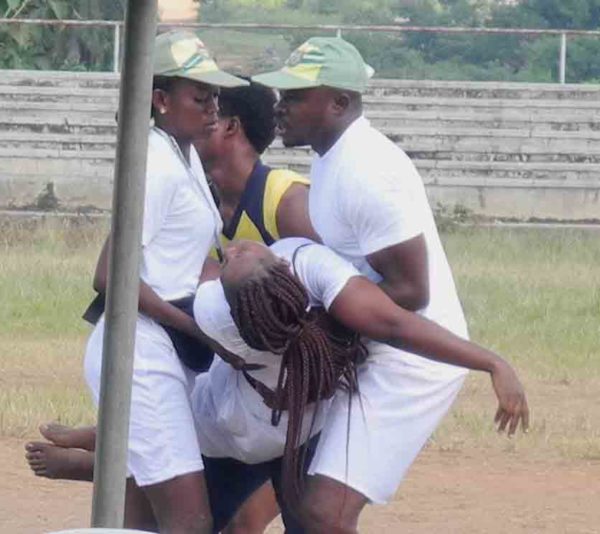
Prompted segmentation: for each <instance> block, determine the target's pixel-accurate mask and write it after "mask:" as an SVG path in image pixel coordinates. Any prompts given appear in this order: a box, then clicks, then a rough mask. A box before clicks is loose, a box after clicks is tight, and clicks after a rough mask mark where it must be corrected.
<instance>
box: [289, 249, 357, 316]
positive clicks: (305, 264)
mask: <svg viewBox="0 0 600 534" xmlns="http://www.w3.org/2000/svg"><path fill="white" fill-rule="evenodd" d="M294 269H295V273H296V276H298V278H300V281H301V282H302V283H303V284H304V287H305V288H306V291H307V292H308V295H309V298H310V301H311V304H312V305H316V306H324V307H325V309H327V310H328V309H329V307H330V306H331V304H332V303H333V301H334V300H335V298H336V297H337V296H338V295H339V294H340V292H341V291H342V289H344V287H345V286H346V284H347V283H348V280H350V278H352V277H354V276H360V273H359V272H358V271H357V270H356V269H355V268H354V266H353V265H352V264H350V263H349V262H347V261H346V260H344V259H343V258H340V256H338V255H337V254H336V253H335V252H333V251H332V250H331V249H329V248H327V247H325V246H323V245H318V244H316V243H315V244H310V245H306V246H303V247H301V248H300V249H299V250H298V252H297V254H296V257H295V260H294Z"/></svg>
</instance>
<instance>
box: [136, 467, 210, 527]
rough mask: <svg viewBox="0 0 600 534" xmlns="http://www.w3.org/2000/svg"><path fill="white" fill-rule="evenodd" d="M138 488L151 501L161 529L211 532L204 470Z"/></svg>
mask: <svg viewBox="0 0 600 534" xmlns="http://www.w3.org/2000/svg"><path fill="white" fill-rule="evenodd" d="M141 489H142V491H143V492H144V494H145V495H146V497H147V498H148V500H149V501H150V503H151V504H152V510H153V511H154V516H155V517H156V519H157V522H158V525H159V530H160V532H168V533H169V534H211V533H212V518H211V515H210V507H209V504H208V492H207V489H206V481H205V480H204V473H203V472H201V471H200V472H196V473H189V474H187V475H182V476H178V477H175V478H173V479H171V480H167V481H166V482H160V483H159V484H153V485H151V486H144V487H143V488H141ZM135 528H140V527H139V526H135Z"/></svg>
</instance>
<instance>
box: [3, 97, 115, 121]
mask: <svg viewBox="0 0 600 534" xmlns="http://www.w3.org/2000/svg"><path fill="white" fill-rule="evenodd" d="M117 108H118V106H117V104H116V103H115V105H114V106H113V105H110V106H107V105H105V104H96V103H85V102H80V103H71V102H69V101H65V102H0V120H7V119H12V118H14V117H18V116H19V115H34V116H36V117H37V118H39V120H40V122H42V121H45V120H51V119H53V118H55V117H57V116H60V117H66V118H67V120H74V121H75V120H85V119H88V118H89V119H92V120H93V119H99V118H110V119H111V120H113V121H114V120H115V114H116V112H117Z"/></svg>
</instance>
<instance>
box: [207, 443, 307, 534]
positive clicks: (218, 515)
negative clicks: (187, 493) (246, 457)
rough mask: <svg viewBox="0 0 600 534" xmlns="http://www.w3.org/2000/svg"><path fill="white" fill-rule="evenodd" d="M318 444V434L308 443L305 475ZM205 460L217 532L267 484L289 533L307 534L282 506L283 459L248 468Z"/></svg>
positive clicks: (222, 460)
mask: <svg viewBox="0 0 600 534" xmlns="http://www.w3.org/2000/svg"><path fill="white" fill-rule="evenodd" d="M318 441H319V434H317V435H316V436H313V437H312V438H311V439H310V440H309V442H308V445H307V449H306V457H305V460H304V472H306V471H307V470H308V466H309V464H310V462H311V460H312V458H313V456H314V454H315V450H316V448H317V443H318ZM202 458H203V460H204V476H205V477H206V485H207V487H208V497H209V500H210V508H211V512H212V516H213V524H214V532H220V531H221V530H222V529H223V528H224V527H225V526H226V525H227V523H229V521H231V519H232V518H233V516H234V515H235V513H236V512H237V510H238V509H239V508H240V507H241V505H242V504H243V503H244V501H245V500H246V499H247V498H248V497H250V495H252V494H253V493H254V492H255V491H256V490H257V489H258V488H260V487H261V486H262V485H263V484H264V483H265V482H267V481H268V480H270V481H271V483H272V484H273V488H274V489H275V496H276V497H277V502H278V503H279V507H280V508H281V517H282V519H283V523H284V525H285V531H286V533H287V534H302V533H303V532H304V530H303V528H302V526H301V525H300V523H299V522H298V520H297V518H296V516H295V515H294V514H293V513H291V511H290V510H289V509H288V508H287V506H286V505H285V503H284V502H283V497H282V488H281V464H282V462H281V460H282V458H281V457H279V458H275V459H274V460H270V461H268V462H263V463H260V464H245V463H242V462H240V461H238V460H234V459H233V458H209V457H206V456H203V457H202Z"/></svg>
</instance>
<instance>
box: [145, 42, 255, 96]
mask: <svg viewBox="0 0 600 534" xmlns="http://www.w3.org/2000/svg"><path fill="white" fill-rule="evenodd" d="M154 76H178V77H180V78H189V79H190V80H195V81H197V82H203V83H207V84H209V85H217V86H219V87H239V86H242V85H248V82H247V81H245V80H242V79H241V78H237V77H236V76H233V75H231V74H227V73H226V72H223V71H222V70H220V69H219V67H218V66H217V64H216V63H215V61H214V60H213V59H212V58H211V57H210V54H209V52H208V50H207V48H206V46H204V43H203V42H202V41H201V40H200V39H199V38H198V36H197V35H196V34H195V33H192V32H188V31H170V32H166V33H161V34H160V35H158V36H157V37H156V41H155V43H154Z"/></svg>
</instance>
